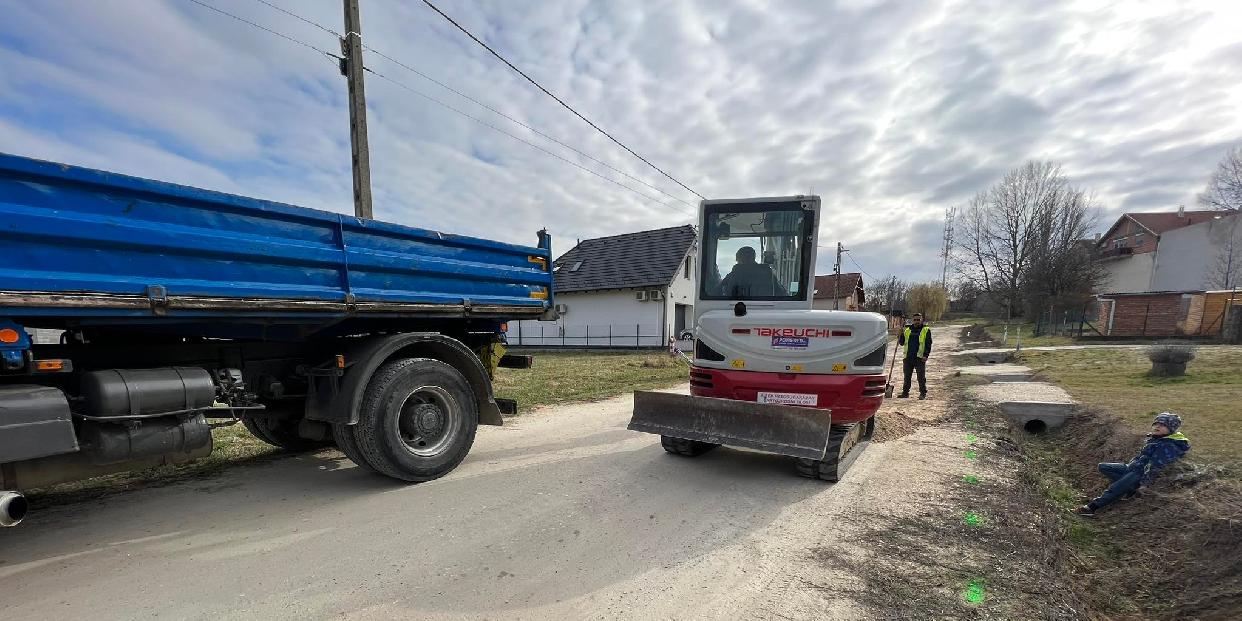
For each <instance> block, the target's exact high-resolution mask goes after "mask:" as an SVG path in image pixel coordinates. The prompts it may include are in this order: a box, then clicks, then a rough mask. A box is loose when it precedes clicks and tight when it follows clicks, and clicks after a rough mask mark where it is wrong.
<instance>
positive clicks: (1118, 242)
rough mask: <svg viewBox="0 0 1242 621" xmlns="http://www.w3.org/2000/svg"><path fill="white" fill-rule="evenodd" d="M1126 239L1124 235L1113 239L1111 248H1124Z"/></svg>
mask: <svg viewBox="0 0 1242 621" xmlns="http://www.w3.org/2000/svg"><path fill="white" fill-rule="evenodd" d="M1125 247H1126V239H1125V238H1124V237H1121V238H1118V239H1114V240H1113V248H1125Z"/></svg>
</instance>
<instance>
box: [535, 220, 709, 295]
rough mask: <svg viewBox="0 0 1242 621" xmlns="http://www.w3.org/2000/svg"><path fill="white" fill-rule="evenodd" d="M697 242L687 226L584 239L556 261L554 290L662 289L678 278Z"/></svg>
mask: <svg viewBox="0 0 1242 621" xmlns="http://www.w3.org/2000/svg"><path fill="white" fill-rule="evenodd" d="M694 240H695V232H694V227H692V226H690V225H688V224H687V225H684V226H675V227H672V228H667V229H656V230H654V231H641V232H638V233H626V234H624V235H613V236H612V237H600V238H597V239H584V240H582V241H581V242H579V243H578V245H577V246H574V247H573V249H572V250H570V251H569V252H566V253H565V254H564V255H562V256H561V257H560V258H559V259H557V260H556V266H557V268H558V269H557V270H556V289H555V291H556V292H557V293H568V292H571V291H596V290H600V289H636V288H641V287H663V286H665V285H667V284H669V283H670V282H672V281H673V278H674V277H675V276H677V274H678V272H679V270H680V269H681V267H682V264H683V260H684V259H685V258H686V253H687V252H689V251H690V247H691V246H692V245H693V244H694ZM575 266H577V269H574V267H575Z"/></svg>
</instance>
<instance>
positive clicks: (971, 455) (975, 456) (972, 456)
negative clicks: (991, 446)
mask: <svg viewBox="0 0 1242 621" xmlns="http://www.w3.org/2000/svg"><path fill="white" fill-rule="evenodd" d="M962 454H963V455H965V456H966V459H979V453H978V451H975V450H974V449H970V450H969V451H966V452H964V453H962Z"/></svg>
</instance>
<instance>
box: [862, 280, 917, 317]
mask: <svg viewBox="0 0 1242 621" xmlns="http://www.w3.org/2000/svg"><path fill="white" fill-rule="evenodd" d="M909 289H910V284H909V283H907V282H906V281H904V280H901V279H900V278H897V277H896V276H888V277H885V278H881V279H879V280H877V281H874V282H872V283H871V284H870V285H868V286H867V288H866V293H867V295H866V298H867V302H866V303H865V304H864V305H863V308H865V309H867V310H869V311H872V312H876V313H889V312H891V311H894V310H902V309H905V307H906V293H907V292H908V291H909Z"/></svg>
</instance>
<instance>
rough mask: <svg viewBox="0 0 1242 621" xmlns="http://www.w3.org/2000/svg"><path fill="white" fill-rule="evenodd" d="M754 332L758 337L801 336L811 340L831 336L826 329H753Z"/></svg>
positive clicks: (830, 332) (829, 331)
mask: <svg viewBox="0 0 1242 621" xmlns="http://www.w3.org/2000/svg"><path fill="white" fill-rule="evenodd" d="M754 331H755V334H756V335H758V336H803V337H807V338H813V339H819V338H824V339H826V338H828V337H829V336H832V331H831V330H829V329H828V328H755V329H754Z"/></svg>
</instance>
